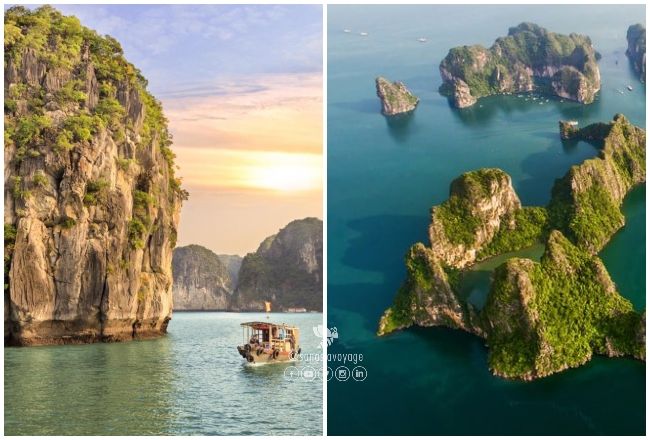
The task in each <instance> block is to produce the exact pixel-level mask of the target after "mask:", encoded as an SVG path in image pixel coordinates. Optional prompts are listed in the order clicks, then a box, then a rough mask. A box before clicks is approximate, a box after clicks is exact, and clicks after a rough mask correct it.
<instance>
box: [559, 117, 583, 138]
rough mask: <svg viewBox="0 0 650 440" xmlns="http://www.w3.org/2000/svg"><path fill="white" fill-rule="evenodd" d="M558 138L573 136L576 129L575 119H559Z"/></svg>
mask: <svg viewBox="0 0 650 440" xmlns="http://www.w3.org/2000/svg"><path fill="white" fill-rule="evenodd" d="M559 124H560V139H562V140H565V141H566V140H569V139H572V138H574V137H575V134H576V132H577V130H578V122H577V121H560V122H559Z"/></svg>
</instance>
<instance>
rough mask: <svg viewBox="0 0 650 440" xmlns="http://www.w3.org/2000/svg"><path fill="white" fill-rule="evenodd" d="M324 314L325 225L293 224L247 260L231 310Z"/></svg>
mask: <svg viewBox="0 0 650 440" xmlns="http://www.w3.org/2000/svg"><path fill="white" fill-rule="evenodd" d="M264 301H271V302H272V304H273V310H276V311H281V310H286V309H287V308H292V307H296V308H305V309H307V310H316V311H322V310H323V222H322V220H319V219H317V218H305V219H302V220H294V221H292V222H291V223H289V224H288V225H287V226H285V227H284V228H282V229H281V230H280V231H279V232H278V233H277V234H275V235H272V236H270V237H268V238H266V239H265V240H264V241H263V242H262V243H261V244H260V246H259V248H258V249H257V251H256V252H254V253H249V254H247V255H246V256H245V257H244V260H243V261H242V264H241V269H240V270H239V281H238V283H237V288H236V290H235V293H234V296H233V302H232V308H233V309H235V310H246V311H259V310H264Z"/></svg>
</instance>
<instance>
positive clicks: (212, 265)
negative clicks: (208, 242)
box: [172, 244, 236, 310]
mask: <svg viewBox="0 0 650 440" xmlns="http://www.w3.org/2000/svg"><path fill="white" fill-rule="evenodd" d="M172 273H173V277H174V285H173V289H172V290H173V293H174V310H228V308H229V306H230V298H231V296H232V293H233V291H234V289H235V283H236V281H235V280H233V278H232V276H231V273H230V271H229V270H228V267H227V266H226V265H225V264H224V263H223V262H222V261H221V258H220V257H219V256H217V254H215V253H214V252H212V251H211V250H209V249H206V248H204V247H203V246H199V245H196V244H191V245H189V246H183V247H178V248H176V249H174V256H173V259H172Z"/></svg>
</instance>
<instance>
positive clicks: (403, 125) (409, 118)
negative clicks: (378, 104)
mask: <svg viewBox="0 0 650 440" xmlns="http://www.w3.org/2000/svg"><path fill="white" fill-rule="evenodd" d="M415 111H417V109H416V110H414V111H411V112H408V113H404V114H401V115H395V116H384V118H385V119H386V125H387V126H388V134H390V136H391V137H392V138H393V139H394V140H395V141H396V142H398V143H405V142H406V141H407V140H408V138H409V136H410V135H411V134H413V130H411V129H410V128H409V127H410V126H411V124H412V122H413V119H414V114H415Z"/></svg>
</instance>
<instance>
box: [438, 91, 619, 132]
mask: <svg viewBox="0 0 650 440" xmlns="http://www.w3.org/2000/svg"><path fill="white" fill-rule="evenodd" d="M600 95H601V94H600V93H598V95H597V96H596V100H595V101H594V102H593V103H591V104H587V105H585V104H580V103H577V102H572V101H567V100H564V99H560V98H557V97H552V96H543V95H538V94H529V93H522V94H513V95H495V96H487V97H485V98H481V99H479V100H478V102H477V103H476V104H474V105H473V106H471V107H468V108H463V109H458V108H456V107H455V106H454V104H453V101H452V100H451V99H450V98H445V99H446V101H447V105H448V107H449V108H450V109H451V111H452V114H453V116H454V118H455V119H457V120H459V121H460V122H462V123H463V124H464V125H467V126H470V127H485V126H489V125H490V123H491V122H492V121H493V120H494V119H495V117H496V116H497V115H499V114H505V115H512V114H514V113H521V114H527V113H531V112H535V111H539V110H540V109H542V110H545V111H549V112H558V113H559V114H560V115H562V118H563V119H577V120H587V119H591V118H592V117H594V116H595V115H597V114H598V113H599V112H600V110H601V106H602V99H601V96H600ZM612 116H613V115H612Z"/></svg>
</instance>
